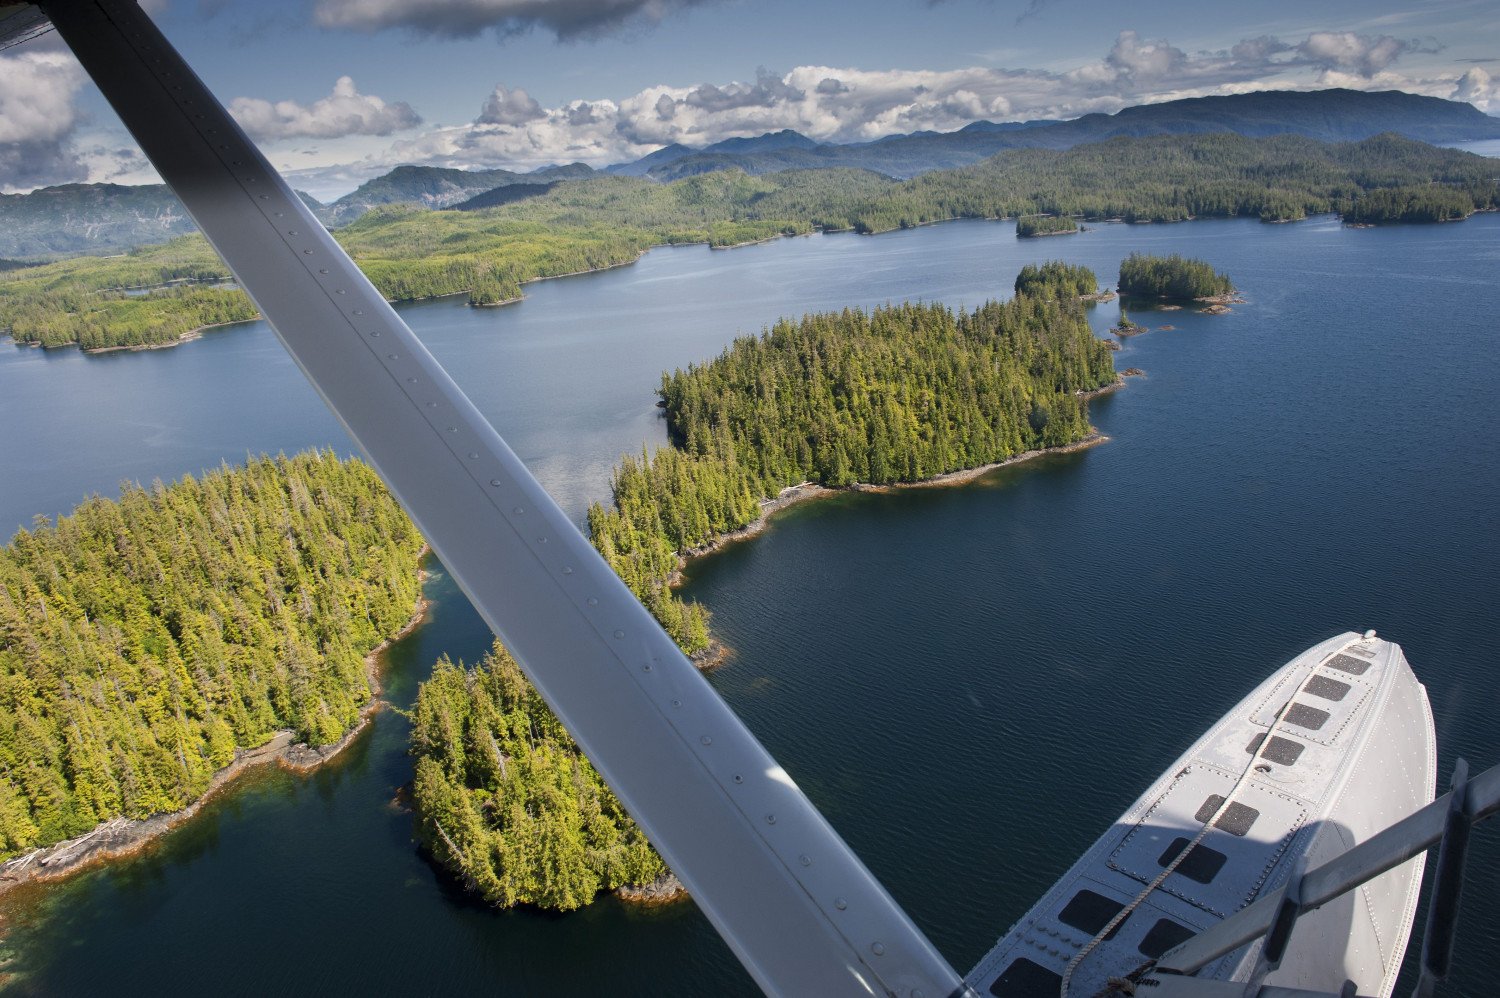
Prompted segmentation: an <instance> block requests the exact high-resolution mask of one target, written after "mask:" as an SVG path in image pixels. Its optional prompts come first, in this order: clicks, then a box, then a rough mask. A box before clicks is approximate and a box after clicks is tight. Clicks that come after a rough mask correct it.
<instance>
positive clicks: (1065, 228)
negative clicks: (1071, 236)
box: [1016, 215, 1078, 239]
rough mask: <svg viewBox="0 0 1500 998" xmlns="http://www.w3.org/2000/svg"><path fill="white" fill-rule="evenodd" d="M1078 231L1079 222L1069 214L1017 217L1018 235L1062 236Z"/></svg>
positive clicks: (1025, 236) (1027, 237)
mask: <svg viewBox="0 0 1500 998" xmlns="http://www.w3.org/2000/svg"><path fill="white" fill-rule="evenodd" d="M1077 231H1078V223H1077V222H1076V221H1074V220H1073V219H1072V218H1071V217H1069V216H1068V215H1022V216H1021V217H1020V218H1018V219H1016V237H1017V238H1019V239H1030V238H1033V237H1036V236H1061V235H1067V234H1068V233H1070V232H1077Z"/></svg>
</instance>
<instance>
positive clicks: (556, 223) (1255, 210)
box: [0, 134, 1500, 349]
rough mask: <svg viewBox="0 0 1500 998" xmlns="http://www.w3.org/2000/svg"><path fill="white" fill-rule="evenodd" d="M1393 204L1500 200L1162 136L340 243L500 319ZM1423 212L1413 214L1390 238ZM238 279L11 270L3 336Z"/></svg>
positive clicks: (1399, 141) (149, 337)
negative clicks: (859, 235) (663, 268)
mask: <svg viewBox="0 0 1500 998" xmlns="http://www.w3.org/2000/svg"><path fill="white" fill-rule="evenodd" d="M1391 188H1399V189H1401V190H1405V191H1418V192H1419V191H1430V192H1433V195H1432V196H1433V197H1434V198H1441V199H1451V200H1452V205H1451V206H1450V207H1447V208H1444V209H1443V211H1444V212H1446V213H1448V215H1449V216H1450V217H1453V216H1452V213H1453V212H1454V211H1457V212H1459V213H1460V215H1461V214H1467V213H1468V212H1469V211H1478V210H1492V209H1494V208H1495V207H1496V205H1497V198H1500V182H1497V180H1496V178H1495V171H1494V165H1493V161H1492V160H1489V159H1487V158H1485V157H1483V156H1476V155H1473V154H1471V153H1465V152H1459V151H1457V150H1451V149H1438V148H1435V147H1433V146H1428V145H1425V144H1423V143H1420V142H1415V141H1411V140H1409V139H1403V138H1400V137H1397V136H1394V135H1381V136H1376V137H1374V138H1371V139H1366V140H1364V141H1362V142H1351V143H1335V144H1330V143H1322V142H1318V141H1315V140H1313V139H1306V138H1300V137H1297V136H1286V135H1283V136H1275V137H1271V138H1261V139H1251V138H1246V137H1244V136H1240V135H1233V134H1210V135H1191V136H1180V135H1175V136H1174V135H1162V136H1151V137H1147V138H1118V139H1111V140H1109V141H1106V142H1099V143H1095V144H1092V145H1084V146H1075V147H1074V148H1072V149H1069V150H1065V151H1054V150H1046V149H1020V150H1011V151H1008V152H1004V153H1001V154H999V155H997V156H994V157H992V158H990V159H988V160H985V161H983V162H981V163H978V164H975V165H974V166H970V167H964V168H961V169H956V170H944V171H938V172H934V173H928V174H924V175H922V176H920V177H917V178H915V179H913V180H909V181H904V182H898V181H895V180H892V179H890V178H888V177H883V176H881V175H879V174H876V173H871V172H869V171H865V170H854V169H830V170H791V171H787V172H784V173H774V174H765V175H761V176H755V177H751V176H747V175H746V174H744V173H741V172H738V171H724V172H718V173H709V174H703V175H701V176H695V177H689V178H686V179H683V180H678V181H674V182H673V183H669V184H658V183H655V182H653V181H649V180H645V179H641V178H632V177H612V176H611V177H592V178H589V179H586V180H577V181H563V182H559V183H557V184H556V185H555V186H550V187H547V186H543V187H542V188H541V189H542V192H541V193H538V194H537V195H536V196H534V197H526V198H523V199H520V200H517V201H514V202H512V203H509V204H504V205H500V206H498V207H494V208H486V209H482V210H478V211H425V210H420V209H417V208H412V207H393V208H383V209H378V210H376V211H372V212H370V213H369V214H367V215H365V216H364V217H362V218H360V219H359V220H358V221H357V222H355V223H354V224H352V225H350V226H348V227H346V228H343V229H340V230H339V231H338V238H339V241H340V242H341V243H342V244H343V245H344V247H345V248H346V249H347V250H348V251H349V253H350V255H351V256H353V257H354V259H355V260H356V262H358V263H359V265H360V266H361V267H362V268H363V269H364V270H365V272H366V274H368V275H369V276H370V278H371V280H372V281H374V283H375V285H376V287H378V288H379V289H380V290H381V293H382V294H384V295H386V296H387V297H388V298H391V299H393V300H410V299H417V298H429V297H435V296H439V295H448V294H459V293H466V294H468V296H469V300H470V301H471V302H472V303H474V304H496V303H500V302H505V301H511V300H514V299H516V298H518V297H520V295H521V285H522V283H523V282H526V281H530V280H535V279H538V278H543V277H556V276H560V275H563V274H570V273H576V272H578V271H584V270H595V269H600V268H603V267H610V266H618V265H620V264H626V263H630V262H631V261H633V260H634V259H636V258H637V257H638V256H640V254H641V253H643V252H645V251H646V250H647V249H649V248H650V247H652V246H657V245H663V244H673V243H704V242H706V243H708V244H710V245H713V246H734V245H738V244H741V243H747V242H755V241H758V240H762V239H768V238H772V237H775V236H778V235H790V234H797V233H805V232H812V231H815V230H822V231H836V230H846V229H852V230H854V231H857V232H864V233H875V232H883V231H887V230H890V229H898V228H907V227H911V226H916V225H922V224H926V223H929V222H936V221H942V220H945V219H951V218H1014V217H1019V216H1023V215H1027V216H1029V215H1044V214H1045V215H1054V216H1062V215H1068V216H1073V217H1075V218H1081V219H1083V220H1086V221H1100V220H1110V219H1118V220H1122V221H1126V222H1166V221H1182V220H1185V219H1190V218H1229V217H1248V218H1262V219H1265V220H1267V221H1278V220H1287V219H1294V218H1301V217H1305V216H1306V215H1308V214H1315V213H1319V212H1330V211H1332V212H1346V213H1347V212H1349V211H1351V210H1354V211H1355V212H1356V217H1357V218H1367V217H1368V216H1367V215H1360V214H1358V213H1359V212H1369V211H1370V210H1373V209H1374V208H1377V207H1379V206H1380V205H1382V204H1384V203H1385V202H1384V200H1381V199H1376V200H1375V201H1372V202H1371V204H1370V205H1369V206H1367V207H1365V208H1359V209H1355V208H1354V206H1355V205H1356V204H1357V203H1358V202H1359V201H1360V200H1361V199H1363V198H1367V197H1369V196H1370V195H1371V193H1372V192H1377V193H1378V192H1379V191H1382V190H1385V189H1391ZM1385 197H1386V196H1385V195H1382V199H1383V198H1385ZM1390 197H1391V198H1395V197H1396V196H1395V195H1390ZM1403 197H1405V196H1404V195H1403ZM1405 203H1407V202H1403V204H1405ZM1410 203H1413V204H1415V203H1417V202H1416V200H1415V196H1413V199H1411V201H1410ZM1421 203H1423V204H1425V203H1426V202H1425V201H1423V202H1421ZM1392 204H1394V201H1393V202H1392ZM1427 213H1429V210H1428V209H1426V208H1423V209H1420V210H1419V209H1417V208H1412V209H1411V210H1410V211H1408V210H1407V209H1406V208H1405V207H1403V208H1402V209H1401V211H1400V212H1399V213H1395V214H1392V213H1391V212H1384V214H1385V215H1386V216H1388V217H1383V218H1381V219H1379V220H1385V221H1392V220H1413V221H1414V220H1421V217H1422V216H1423V215H1425V214H1427ZM228 276H229V274H228V271H227V270H226V269H225V268H224V266H223V264H222V263H220V262H219V261H218V259H217V258H216V257H215V256H214V254H213V252H212V250H210V249H209V247H208V244H207V243H206V242H205V241H204V240H203V239H202V238H201V237H198V236H190V237H184V238H182V239H178V240H174V241H173V242H170V243H167V244H165V245H163V246H152V247H142V248H140V249H137V250H134V251H132V252H130V253H127V254H125V255H124V256H119V257H104V258H75V259H71V260H63V261H60V262H57V263H51V264H46V265H43V266H36V267H22V268H18V269H15V270H6V271H0V330H8V331H9V333H10V335H11V336H12V337H13V338H14V339H15V341H16V342H18V343H34V344H39V345H43V346H62V345H68V344H79V345H81V346H83V347H85V348H86V349H103V348H109V347H122V346H157V345H167V344H171V343H175V342H177V341H178V340H179V339H181V338H182V336H183V335H184V334H185V333H186V332H189V331H192V330H195V329H198V328H201V327H203V326H207V325H214V324H217V323H220V322H231V321H239V320H242V319H247V318H251V317H253V315H254V310H253V307H252V306H251V305H250V302H249V299H248V298H246V297H245V296H244V295H243V294H242V293H241V292H239V291H226V290H224V289H222V288H213V287H209V286H206V285H204V284H185V285H177V286H173V287H171V288H166V289H163V290H159V291H151V292H149V293H144V294H142V293H139V292H135V293H127V292H126V291H125V290H124V289H126V288H134V289H139V288H148V287H158V286H161V285H165V284H167V283H168V282H171V281H179V280H184V279H186V280H191V281H200V282H202V281H215V280H222V279H225V278H227V277H228Z"/></svg>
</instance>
